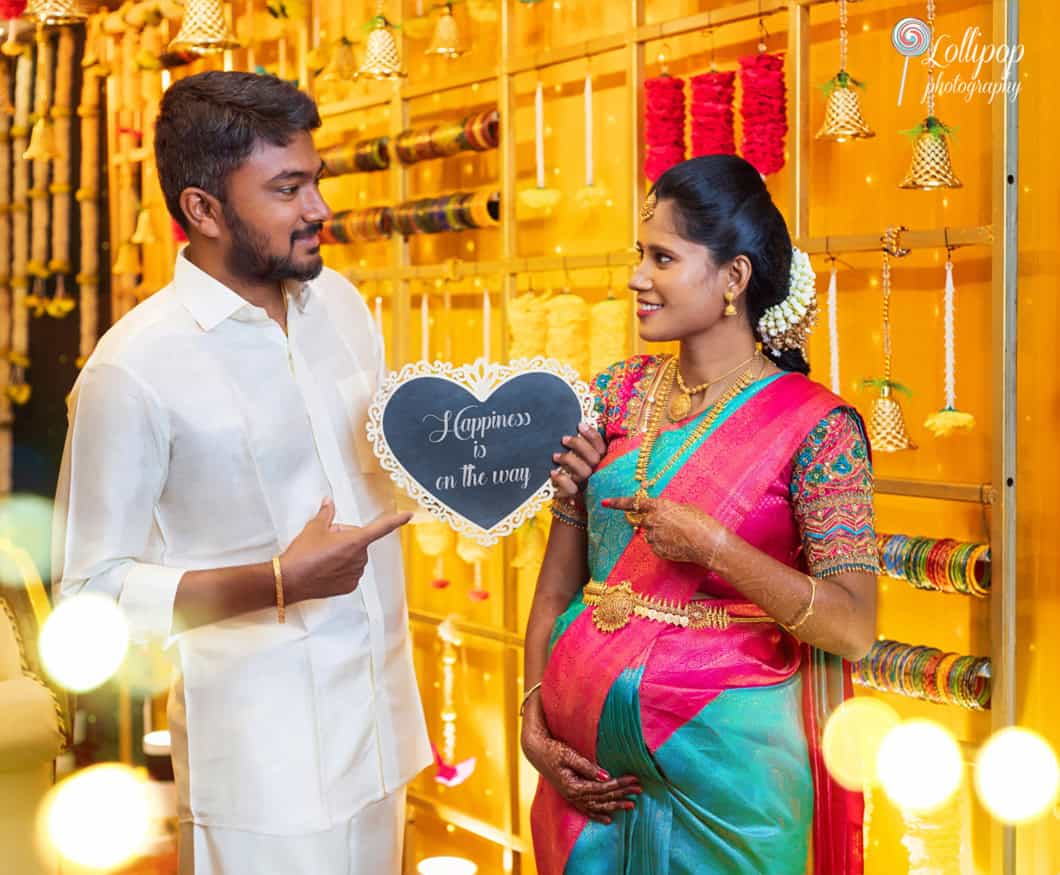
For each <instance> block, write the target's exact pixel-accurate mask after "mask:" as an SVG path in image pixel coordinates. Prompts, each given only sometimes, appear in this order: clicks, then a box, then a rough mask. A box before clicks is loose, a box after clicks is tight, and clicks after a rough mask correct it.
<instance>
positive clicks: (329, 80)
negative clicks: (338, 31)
mask: <svg viewBox="0 0 1060 875" xmlns="http://www.w3.org/2000/svg"><path fill="white" fill-rule="evenodd" d="M356 79H357V57H356V55H355V54H354V51H353V43H352V42H351V41H350V40H348V39H347V38H346V37H344V36H342V37H339V38H338V39H337V40H336V41H335V44H334V45H333V46H332V49H331V52H330V53H329V57H328V62H327V64H325V66H324V69H323V70H322V71H321V72H320V75H319V76H318V77H317V82H318V84H319V85H320V87H321V89H322V90H325V89H326V90H328V91H329V92H331V93H332V95H333V96H334V97H336V99H341V97H342V95H344V94H346V93H347V92H348V91H349V89H351V88H352V87H353V86H354V81H355V80H356Z"/></svg>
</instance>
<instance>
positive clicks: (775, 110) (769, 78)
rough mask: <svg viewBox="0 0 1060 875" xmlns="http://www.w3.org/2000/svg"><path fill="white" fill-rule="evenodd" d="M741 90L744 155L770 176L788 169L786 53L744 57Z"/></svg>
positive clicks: (765, 53)
mask: <svg viewBox="0 0 1060 875" xmlns="http://www.w3.org/2000/svg"><path fill="white" fill-rule="evenodd" d="M760 48H761V46H760ZM740 88H741V98H740V116H741V119H742V122H743V137H742V139H741V142H740V154H742V155H743V157H744V158H746V159H747V160H748V161H749V162H750V163H751V164H753V165H754V167H755V169H756V170H757V171H758V172H759V173H761V174H762V175H763V176H768V175H769V174H771V173H776V172H777V171H778V170H780V168H781V167H783V166H784V137H785V136H786V135H787V132H788V110H787V86H786V85H785V84H784V54H783V53H782V52H777V53H775V54H770V53H768V52H765V51H759V52H758V53H757V54H755V55H750V56H748V57H743V58H740Z"/></svg>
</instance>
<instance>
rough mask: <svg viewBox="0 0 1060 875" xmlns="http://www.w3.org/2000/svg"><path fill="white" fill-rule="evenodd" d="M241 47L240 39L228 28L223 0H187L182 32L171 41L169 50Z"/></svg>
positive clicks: (214, 49) (206, 51) (220, 49)
mask: <svg viewBox="0 0 1060 875" xmlns="http://www.w3.org/2000/svg"><path fill="white" fill-rule="evenodd" d="M238 48H239V41H238V40H236V38H235V37H233V36H232V33H231V31H230V30H229V29H228V20H227V19H226V17H225V10H224V5H223V4H222V3H221V0H187V3H185V4H184V18H183V19H182V20H181V22H180V32H179V33H178V34H177V35H176V38H174V40H173V41H172V42H171V43H170V44H169V49H168V50H169V51H171V52H194V53H195V54H199V55H205V54H209V53H211V52H223V51H225V50H226V49H238Z"/></svg>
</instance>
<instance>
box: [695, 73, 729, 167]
mask: <svg viewBox="0 0 1060 875" xmlns="http://www.w3.org/2000/svg"><path fill="white" fill-rule="evenodd" d="M690 81H691V83H692V155H693V157H695V156H699V155H735V154H736V140H735V135H734V133H733V99H734V96H735V94H736V73H735V72H733V71H723V72H714V71H713V70H712V71H711V72H709V73H703V74H702V75H699V76H693V77H692V79H691V80H690Z"/></svg>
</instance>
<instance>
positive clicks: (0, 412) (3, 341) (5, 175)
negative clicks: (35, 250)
mask: <svg viewBox="0 0 1060 875" xmlns="http://www.w3.org/2000/svg"><path fill="white" fill-rule="evenodd" d="M11 26H12V23H11V22H10V21H9V23H8V27H11ZM10 92H11V65H10V64H9V63H7V62H6V61H3V62H0V95H3V96H5V97H6V96H7V95H8V94H9V93H10ZM13 110H14V108H13V107H6V108H4V109H0V350H10V349H11V328H12V313H11V274H10V270H11V121H12V119H11V115H12V112H13ZM0 363H2V364H0V495H7V494H9V493H10V492H11V470H12V468H11V452H12V446H13V444H12V435H11V425H12V414H11V400H12V399H11V398H10V396H9V395H8V393H7V390H8V386H9V383H8V380H9V379H10V378H11V376H12V374H11V371H12V368H11V361H10V358H9V357H4V358H0Z"/></svg>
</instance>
